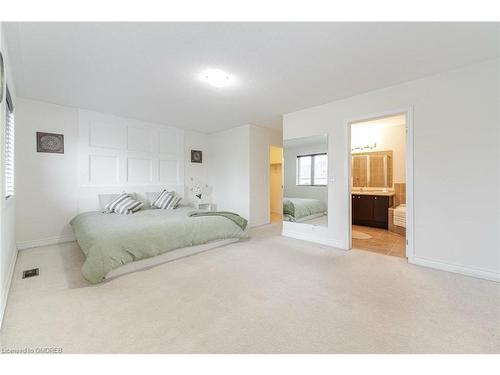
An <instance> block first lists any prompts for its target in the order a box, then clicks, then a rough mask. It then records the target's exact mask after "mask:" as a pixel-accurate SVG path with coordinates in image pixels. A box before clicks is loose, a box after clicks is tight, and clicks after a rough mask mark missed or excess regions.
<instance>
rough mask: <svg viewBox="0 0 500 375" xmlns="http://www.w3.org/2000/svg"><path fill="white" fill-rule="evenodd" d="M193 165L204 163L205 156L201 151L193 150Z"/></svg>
mask: <svg viewBox="0 0 500 375" xmlns="http://www.w3.org/2000/svg"><path fill="white" fill-rule="evenodd" d="M191 163H203V154H202V152H201V151H199V150H191Z"/></svg>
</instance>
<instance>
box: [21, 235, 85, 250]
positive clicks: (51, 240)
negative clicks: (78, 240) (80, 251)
mask: <svg viewBox="0 0 500 375" xmlns="http://www.w3.org/2000/svg"><path fill="white" fill-rule="evenodd" d="M72 241H75V237H74V236H73V235H68V236H60V237H48V238H42V239H39V240H31V241H21V242H18V243H17V249H18V250H24V249H31V248H32V247H40V246H49V245H57V244H59V243H65V242H72Z"/></svg>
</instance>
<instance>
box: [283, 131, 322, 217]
mask: <svg viewBox="0 0 500 375" xmlns="http://www.w3.org/2000/svg"><path fill="white" fill-rule="evenodd" d="M327 152H328V138H327V136H326V135H319V136H313V137H304V138H294V139H288V140H285V141H284V147H283V159H284V186H283V220H285V221H292V222H296V223H304V224H310V225H321V226H328V220H327V212H328V153H327Z"/></svg>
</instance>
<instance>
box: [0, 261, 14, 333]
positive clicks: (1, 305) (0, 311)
mask: <svg viewBox="0 0 500 375" xmlns="http://www.w3.org/2000/svg"><path fill="white" fill-rule="evenodd" d="M16 261H17V251H16V252H14V256H13V257H12V260H11V262H10V265H9V271H8V274H7V285H6V286H5V289H4V290H3V291H2V300H1V301H0V328H2V323H3V316H4V314H5V309H6V308H7V300H8V298H9V292H10V284H12V278H13V277H14V268H15V267H16Z"/></svg>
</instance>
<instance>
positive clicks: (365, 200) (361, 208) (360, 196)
mask: <svg viewBox="0 0 500 375" xmlns="http://www.w3.org/2000/svg"><path fill="white" fill-rule="evenodd" d="M393 203H394V192H373V191H353V192H352V223H353V224H355V225H365V226H369V227H377V228H384V229H388V228H389V207H392V206H393Z"/></svg>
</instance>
